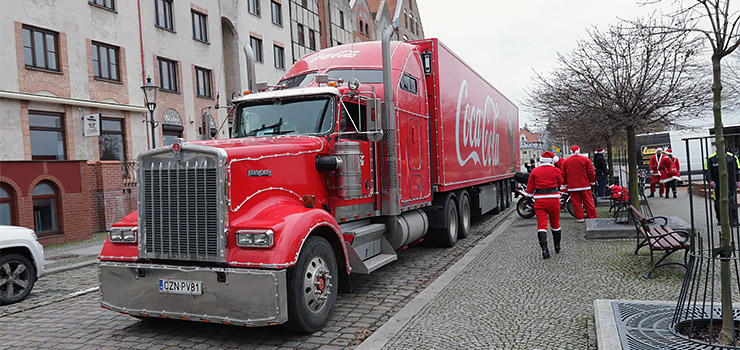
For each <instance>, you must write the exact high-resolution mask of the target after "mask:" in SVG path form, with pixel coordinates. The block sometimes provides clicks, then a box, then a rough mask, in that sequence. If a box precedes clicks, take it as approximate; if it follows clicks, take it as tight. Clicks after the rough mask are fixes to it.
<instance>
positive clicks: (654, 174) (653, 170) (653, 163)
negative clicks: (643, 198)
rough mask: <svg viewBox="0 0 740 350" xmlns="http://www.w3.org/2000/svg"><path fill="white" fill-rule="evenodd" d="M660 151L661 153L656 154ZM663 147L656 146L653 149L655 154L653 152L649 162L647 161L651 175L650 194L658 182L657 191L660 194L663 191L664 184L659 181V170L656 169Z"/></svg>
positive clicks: (652, 193)
mask: <svg viewBox="0 0 740 350" xmlns="http://www.w3.org/2000/svg"><path fill="white" fill-rule="evenodd" d="M658 152H660V153H661V154H658ZM662 153H663V149H662V148H660V147H658V148H656V149H655V154H653V156H652V157H650V163H648V171H650V175H652V177H651V178H650V195H651V196H652V195H654V193H655V185H658V184H659V186H658V187H659V192H660V195H661V196H662V195H663V191H664V190H665V184H663V183H662V182H660V172H659V171H658V164H659V162H660V159H661V158H662V156H663V154H662Z"/></svg>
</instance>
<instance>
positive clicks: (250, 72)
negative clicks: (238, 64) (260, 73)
mask: <svg viewBox="0 0 740 350" xmlns="http://www.w3.org/2000/svg"><path fill="white" fill-rule="evenodd" d="M243 49H244V55H245V56H246V57H247V89H248V90H254V86H255V84H256V82H257V79H255V76H254V71H255V67H254V52H253V51H252V50H251V48H250V49H247V46H244V47H243Z"/></svg>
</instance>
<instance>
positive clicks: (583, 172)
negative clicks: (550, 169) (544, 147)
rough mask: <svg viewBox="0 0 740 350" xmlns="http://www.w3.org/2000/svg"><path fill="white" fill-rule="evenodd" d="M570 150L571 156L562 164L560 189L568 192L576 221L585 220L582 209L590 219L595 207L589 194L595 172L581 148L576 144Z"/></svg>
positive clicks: (594, 213)
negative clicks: (582, 153)
mask: <svg viewBox="0 0 740 350" xmlns="http://www.w3.org/2000/svg"><path fill="white" fill-rule="evenodd" d="M570 152H571V153H572V154H571V156H570V157H568V158H567V159H566V160H565V162H563V165H562V173H563V182H564V184H563V185H562V186H561V190H563V191H565V190H566V189H567V190H568V194H570V202H571V204H572V205H573V211H574V212H575V216H576V221H578V222H585V221H586V219H585V218H584V217H583V211H584V209H585V210H586V214H587V215H588V217H589V218H590V219H595V218H596V207H595V205H594V199H593V197H592V195H591V186H593V185H595V184H596V182H595V181H596V174H595V173H594V166H593V165H591V160H590V159H588V157H585V156H582V155H581V149H580V148H579V147H578V146H577V145H575V146H573V147H571V148H570Z"/></svg>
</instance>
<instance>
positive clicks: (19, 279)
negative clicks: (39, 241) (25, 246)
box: [0, 254, 36, 305]
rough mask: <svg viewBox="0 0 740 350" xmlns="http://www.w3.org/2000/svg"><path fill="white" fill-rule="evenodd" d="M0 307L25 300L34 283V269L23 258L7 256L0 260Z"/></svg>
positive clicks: (29, 262)
mask: <svg viewBox="0 0 740 350" xmlns="http://www.w3.org/2000/svg"><path fill="white" fill-rule="evenodd" d="M0 281H2V282H1V283H0V305H7V304H13V303H17V302H19V301H21V300H23V299H25V298H26V297H27V296H28V294H29V293H31V289H33V284H34V282H36V269H35V267H34V266H33V264H32V263H31V261H29V260H28V259H27V258H26V257H25V256H23V255H18V254H8V255H5V256H3V257H2V258H0Z"/></svg>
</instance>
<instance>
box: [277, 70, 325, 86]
mask: <svg viewBox="0 0 740 350" xmlns="http://www.w3.org/2000/svg"><path fill="white" fill-rule="evenodd" d="M314 77H316V73H315V72H312V73H306V74H301V75H296V76H294V77H290V78H286V79H283V80H281V81H280V82H279V83H278V85H281V84H285V86H286V87H287V88H294V87H303V86H307V85H308V84H311V83H312V82H313V78H314Z"/></svg>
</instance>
